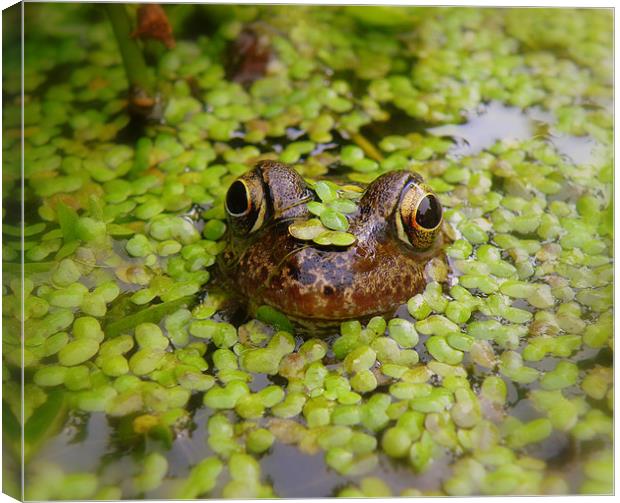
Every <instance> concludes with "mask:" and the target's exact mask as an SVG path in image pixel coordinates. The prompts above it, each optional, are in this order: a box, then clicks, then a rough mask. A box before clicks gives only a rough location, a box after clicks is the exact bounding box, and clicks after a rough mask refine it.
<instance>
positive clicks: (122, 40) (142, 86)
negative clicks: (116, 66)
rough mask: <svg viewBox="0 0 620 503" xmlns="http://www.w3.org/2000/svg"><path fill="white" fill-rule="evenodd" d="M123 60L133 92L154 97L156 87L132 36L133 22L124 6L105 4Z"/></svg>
mask: <svg viewBox="0 0 620 503" xmlns="http://www.w3.org/2000/svg"><path fill="white" fill-rule="evenodd" d="M103 8H104V9H105V11H106V12H107V14H108V17H109V18H110V23H112V29H113V30H114V36H115V37H116V42H117V43H118V48H119V50H120V52H121V58H122V59H123V66H124V67H125V73H126V75H127V80H128V81H129V87H130V89H131V88H133V89H131V90H132V92H142V93H144V94H146V95H148V96H151V97H153V96H154V94H155V93H154V85H153V82H152V80H151V78H150V77H151V76H150V74H149V70H148V67H147V66H146V62H145V61H144V56H143V54H142V51H141V49H140V47H139V46H138V42H136V40H135V39H134V38H133V37H132V36H131V22H130V20H129V15H128V14H127V10H126V8H125V6H124V5H123V4H118V3H114V4H104V5H103Z"/></svg>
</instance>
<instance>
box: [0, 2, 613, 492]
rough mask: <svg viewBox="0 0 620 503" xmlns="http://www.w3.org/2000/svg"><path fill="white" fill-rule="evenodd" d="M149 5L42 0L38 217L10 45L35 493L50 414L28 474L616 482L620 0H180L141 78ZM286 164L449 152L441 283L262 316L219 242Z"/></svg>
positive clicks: (365, 171) (493, 485) (430, 164)
mask: <svg viewBox="0 0 620 503" xmlns="http://www.w3.org/2000/svg"><path fill="white" fill-rule="evenodd" d="M120 8H121V10H120V11H119V10H113V11H108V12H107V15H106V12H105V9H104V8H103V7H101V6H99V5H90V4H46V3H36V4H32V3H29V4H26V5H25V13H26V19H27V21H28V22H27V26H26V33H25V42H26V44H25V63H24V72H25V73H24V85H25V89H24V159H23V161H24V193H23V196H24V209H23V210H24V212H23V214H22V213H21V203H20V200H19V196H20V191H19V187H20V183H21V180H20V161H21V159H20V156H19V135H20V117H21V116H20V102H19V84H20V82H19V79H18V72H16V70H17V69H18V68H19V63H20V61H19V54H12V53H10V52H7V56H5V58H4V61H5V63H4V64H5V72H4V73H5V75H7V77H6V78H5V82H4V83H3V93H4V103H5V107H4V110H3V114H4V124H5V129H4V131H3V135H4V136H3V139H4V141H3V145H4V152H3V156H4V157H3V158H4V164H3V179H4V180H3V181H4V185H3V186H4V193H3V237H4V240H3V268H4V274H3V306H4V309H3V329H4V332H3V333H4V337H3V425H4V426H3V435H4V437H3V438H4V451H5V452H4V458H5V460H6V462H5V472H4V473H5V476H4V480H5V491H7V492H9V493H12V494H18V492H19V462H18V460H17V457H18V456H19V452H20V443H19V438H20V428H21V427H20V423H21V424H23V425H24V439H25V445H24V449H25V453H26V459H25V497H26V498H27V499H37V500H50V499H95V498H101V499H135V498H175V499H177V498H178V499H183V498H199V497H204V498H208V497H230V498H235V497H236V498H243V497H257V496H275V497H325V496H369V497H370V496H386V495H395V496H396V495H403V496H415V495H476V494H485V495H493V494H555V493H562V494H575V493H583V494H608V493H611V492H612V491H613V463H612V459H613V455H612V452H613V386H614V383H613V369H612V361H613V330H612V326H613V301H612V292H613V193H612V178H613V158H612V146H613V116H612V106H611V100H612V75H613V74H612V63H611V55H612V43H611V34H612V13H611V11H606V10H601V9H598V10H594V9H592V10H589V9H581V10H570V9H535V10H527V9H477V8H476V9H473V8H472V9H468V8H413V7H412V8H396V7H313V6H295V7H291V6H286V7H280V6H206V5H166V6H165V15H166V16H167V19H168V20H169V23H170V26H171V32H172V34H173V35H174V38H175V41H176V42H175V44H174V45H175V46H174V48H167V47H166V46H165V45H164V44H162V43H160V42H159V41H157V40H152V39H151V40H147V39H140V40H139V41H138V42H136V38H133V37H130V36H126V37H125V39H123V40H124V41H123V40H121V46H122V47H123V46H124V45H123V44H127V43H129V45H131V46H132V47H134V48H136V47H137V48H138V50H139V52H140V53H141V54H144V61H140V58H138V60H136V59H133V60H131V61H129V62H128V61H127V60H125V63H126V64H128V66H129V67H130V71H129V73H126V72H125V69H124V67H123V60H122V58H121V53H120V52H119V46H118V44H117V39H116V38H115V36H114V30H113V26H114V28H116V29H120V28H119V26H121V25H122V23H121V25H119V22H120V21H119V17H118V16H120V17H121V20H122V19H124V17H123V16H127V19H128V20H129V23H130V26H131V27H132V28H131V32H133V26H134V25H135V23H136V19H139V18H140V16H144V12H142V13H139V12H138V11H137V8H138V7H137V6H127V8H125V6H120ZM292 10H296V12H295V15H294V16H293V15H291V11H292ZM150 15H157V16H159V15H161V12H159V11H157V12H150ZM10 19H11V18H10V17H9V15H7V17H6V18H5V20H10ZM524 19H527V21H528V22H527V23H524V22H523V20H524ZM111 20H112V21H111ZM121 28H122V26H121ZM121 31H122V30H121ZM127 41H129V42H127ZM132 44H135V45H132ZM141 65H143V66H141ZM136 69H142V71H141V72H136ZM7 70H8V71H7ZM136 73H138V75H137V76H136ZM128 79H129V80H130V81H132V82H134V84H135V82H136V79H138V80H140V82H142V83H144V82H147V83H148V85H146V87H145V89H146V88H147V87H148V86H150V85H152V86H153V87H152V89H151V91H149V92H152V96H153V97H154V96H158V99H160V100H161V101H159V102H158V104H156V105H155V106H152V107H151V106H150V105H148V106H147V108H148V110H147V112H148V113H146V116H145V114H144V113H143V114H142V115H140V114H138V113H137V112H136V111H135V110H136V106H137V105H136V104H137V103H138V102H140V100H138V99H137V98H135V96H136V95H134V98H131V99H128V93H127V90H128ZM149 96H151V95H149V94H148V93H146V98H149ZM142 98H144V96H141V99H142ZM149 99H150V98H149ZM149 99H145V100H143V101H142V102H140V103H144V102H149ZM149 103H150V102H149ZM132 106H133V109H132V110H133V115H131V114H130V113H129V112H128V108H131V107H132ZM143 112H144V110H143ZM262 159H271V160H279V161H281V162H283V163H286V164H289V165H290V166H292V167H293V168H294V169H295V170H296V171H297V172H298V173H299V174H301V175H302V176H303V177H304V178H306V179H307V180H308V181H310V182H315V181H318V180H330V181H333V182H336V183H337V184H338V186H332V188H333V189H334V190H335V189H338V190H339V191H338V197H340V198H342V197H345V195H344V194H346V190H344V188H343V187H344V185H346V184H356V185H359V186H366V185H367V184H368V183H370V182H372V181H373V180H374V179H375V178H377V177H378V176H380V175H382V174H383V173H386V172H389V171H393V170H411V171H416V172H418V173H420V174H421V175H422V176H423V177H424V178H425V180H426V181H427V182H428V184H429V185H430V187H432V189H433V190H434V191H435V193H436V194H438V198H439V200H440V201H441V204H442V205H443V208H444V221H443V232H444V236H445V237H444V242H445V245H444V252H445V253H444V254H443V255H441V256H440V257H438V258H437V259H434V260H432V261H430V262H429V264H428V265H427V266H426V268H425V286H424V287H423V288H422V289H421V290H420V292H419V293H418V294H416V295H415V296H414V297H412V298H411V299H410V300H409V302H407V303H406V304H403V305H402V306H400V307H399V308H398V309H396V311H395V312H393V313H386V314H384V315H383V316H376V317H373V318H372V319H363V320H349V321H347V322H344V323H342V324H340V325H339V326H334V327H331V328H329V329H327V330H323V331H321V332H320V333H319V332H317V333H315V334H314V335H313V334H312V333H310V334H308V333H307V331H306V332H303V331H301V330H299V329H298V328H296V326H295V325H294V324H293V325H291V323H290V321H289V320H288V319H287V318H286V316H285V315H284V314H283V313H279V312H277V311H274V310H273V309H272V308H269V307H267V308H262V309H259V311H258V312H256V313H255V315H256V316H257V318H258V319H254V318H253V316H252V315H251V314H249V313H248V312H247V310H246V309H245V307H244V304H243V301H242V300H241V301H239V299H238V298H237V297H236V295H235V292H231V291H228V290H227V288H228V287H227V285H226V284H224V283H222V282H220V281H219V279H218V272H217V260H218V256H220V254H221V253H222V252H223V251H224V249H225V247H226V242H227V239H229V235H228V232H229V230H228V229H227V221H226V213H225V210H224V204H223V199H224V197H225V195H226V191H227V189H228V187H229V186H230V185H231V183H232V182H233V181H234V180H235V179H236V178H237V177H238V176H240V175H241V174H243V173H245V172H247V171H248V170H249V169H251V167H252V166H253V165H254V164H255V163H256V162H257V161H258V160H262ZM318 192H319V191H318V190H317V193H318ZM319 196H320V194H319ZM321 199H322V200H323V202H325V204H328V202H327V200H326V199H323V198H321ZM352 200H353V201H356V199H355V198H353V199H352ZM341 217H342V218H343V219H344V221H345V223H346V222H348V220H347V216H346V215H345V214H344V213H343V214H342V215H341ZM348 218H349V219H350V218H351V216H349V217H348ZM22 222H23V224H24V233H25V235H24V241H23V245H22V241H21V239H20V231H21V229H20V225H21V223H22ZM320 225H324V226H326V227H328V228H330V229H332V227H329V225H328V224H326V223H325V222H323V223H321V224H320ZM345 225H348V223H346V224H345ZM333 229H334V230H340V229H339V228H335V227H334V228H333ZM344 231H346V228H345V229H344V230H343V231H342V232H344ZM22 246H23V248H22ZM331 246H338V244H337V243H335V242H333V243H332V245H331ZM22 254H23V259H24V262H25V264H24V265H23V273H24V277H25V283H24V284H23V285H20V281H19V278H20V273H21V271H22V266H20V259H21V258H22ZM22 293H23V296H24V305H23V311H22V305H21V298H22ZM22 319H23V320H24V324H23V336H22V335H21V326H20V320H22ZM394 320H397V321H394ZM22 343H23V347H22ZM22 366H23V379H24V381H23V382H21V378H22V369H21V367H22Z"/></svg>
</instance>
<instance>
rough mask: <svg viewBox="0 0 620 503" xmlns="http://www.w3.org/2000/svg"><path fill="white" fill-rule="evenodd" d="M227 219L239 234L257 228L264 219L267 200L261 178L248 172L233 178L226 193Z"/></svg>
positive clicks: (248, 232) (250, 231) (247, 232)
mask: <svg viewBox="0 0 620 503" xmlns="http://www.w3.org/2000/svg"><path fill="white" fill-rule="evenodd" d="M225 207H226V213H227V214H228V221H229V223H230V224H231V226H232V227H233V228H234V229H235V231H236V232H237V233H239V234H250V233H252V232H254V231H256V230H258V229H259V228H260V227H261V226H262V225H263V222H264V221H265V213H266V211H267V201H266V199H265V187H264V185H263V183H262V182H261V180H260V179H259V178H258V177H257V176H255V175H254V173H250V174H248V175H245V176H244V177H242V178H239V179H238V180H235V181H234V182H233V183H232V185H231V186H230V187H229V189H228V192H227V193H226V202H225Z"/></svg>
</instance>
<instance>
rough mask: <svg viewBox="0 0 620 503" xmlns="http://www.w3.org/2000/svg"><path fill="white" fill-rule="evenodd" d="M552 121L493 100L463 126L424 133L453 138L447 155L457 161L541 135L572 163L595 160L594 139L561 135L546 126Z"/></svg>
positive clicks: (550, 116)
mask: <svg viewBox="0 0 620 503" xmlns="http://www.w3.org/2000/svg"><path fill="white" fill-rule="evenodd" d="M554 122H555V119H554V117H553V114H551V113H549V112H545V111H543V110H541V109H539V108H536V107H533V108H528V109H526V110H522V109H520V108H517V107H509V106H506V105H504V104H502V103H500V102H497V101H493V102H491V103H489V104H488V105H486V106H482V107H479V109H477V110H475V111H472V112H470V113H469V114H468V116H467V121H466V122H465V123H464V124H448V125H444V126H437V127H433V128H429V129H427V131H428V132H429V133H431V134H434V135H435V136H447V137H451V138H453V139H454V141H455V145H454V147H453V148H452V149H451V150H450V154H451V155H452V156H454V157H457V158H458V157H464V156H468V155H474V154H477V153H479V152H481V151H482V150H484V149H487V148H489V147H491V146H493V145H494V144H495V143H496V142H497V141H499V140H502V141H504V142H517V141H523V140H527V139H528V138H532V137H533V136H536V135H539V134H542V135H543V136H545V137H546V138H547V139H548V140H549V141H550V142H551V143H552V144H553V145H554V146H555V148H557V149H558V151H559V152H561V153H562V154H563V155H565V156H566V157H567V158H569V159H570V160H571V161H572V162H573V163H574V164H591V163H594V162H595V161H596V160H597V158H598V156H599V155H600V151H599V149H600V145H599V144H598V143H597V142H596V140H594V138H592V137H590V136H571V135H567V134H563V133H560V132H558V131H556V130H554V129H553V128H552V127H550V126H549V125H550V124H553V123H554ZM539 131H543V132H542V133H540V132H539Z"/></svg>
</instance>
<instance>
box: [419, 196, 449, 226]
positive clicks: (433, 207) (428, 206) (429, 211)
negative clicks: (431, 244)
mask: <svg viewBox="0 0 620 503" xmlns="http://www.w3.org/2000/svg"><path fill="white" fill-rule="evenodd" d="M441 213H442V210H441V205H440V204H439V201H438V200H437V198H436V197H435V196H434V195H432V194H427V195H426V196H425V197H424V198H423V199H422V200H421V201H420V204H418V208H417V210H416V214H415V221H416V223H417V224H418V225H419V226H420V227H422V228H424V229H434V228H435V227H437V226H438V225H439V223H440V222H441Z"/></svg>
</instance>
